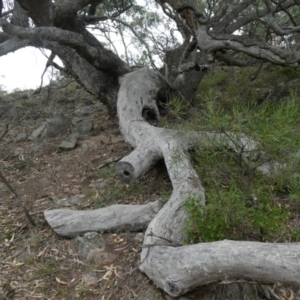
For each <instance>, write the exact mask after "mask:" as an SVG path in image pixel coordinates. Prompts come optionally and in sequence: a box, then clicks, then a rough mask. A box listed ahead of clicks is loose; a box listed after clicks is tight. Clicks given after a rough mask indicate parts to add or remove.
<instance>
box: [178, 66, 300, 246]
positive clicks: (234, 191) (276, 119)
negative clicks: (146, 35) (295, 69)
mask: <svg viewBox="0 0 300 300" xmlns="http://www.w3.org/2000/svg"><path fill="white" fill-rule="evenodd" d="M281 71H282V72H283V74H281V75H282V76H283V77H285V78H286V79H287V80H290V78H289V72H290V71H287V69H286V70H284V69H281ZM285 72H287V75H286V73H285ZM241 73H242V74H241V75H240V77H239V79H236V78H235V76H233V77H232V78H230V79H229V78H228V76H227V77H226V76H224V73H222V72H221V73H220V74H219V75H218V76H217V77H216V78H206V79H205V82H204V83H201V86H200V90H201V97H202V99H203V100H204V102H205V105H204V107H202V108H201V109H199V110H198V111H195V114H194V115H195V116H194V118H192V122H191V121H190V120H189V123H187V124H186V125H184V124H181V128H182V127H184V128H187V129H188V130H190V129H193V130H197V131H201V130H210V131H211V130H213V131H217V132H221V133H225V134H226V132H234V133H235V134H236V135H237V136H239V135H240V136H242V135H243V134H246V135H247V136H248V137H250V138H252V139H253V140H254V141H255V142H257V143H258V144H259V145H260V146H259V149H255V150H252V151H249V152H247V153H246V155H247V157H248V160H247V161H245V160H243V159H242V154H245V153H243V149H240V150H238V151H234V150H232V149H228V147H226V146H223V145H220V143H219V144H217V143H216V145H215V146H213V147H212V148H209V149H207V148H200V149H196V151H195V152H193V154H192V157H193V161H194V168H195V169H196V171H197V173H198V175H199V177H200V178H201V180H202V182H203V185H204V188H205V193H206V199H207V204H206V206H205V207H201V206H200V205H199V204H198V202H199V201H198V199H196V198H195V197H194V196H191V197H190V198H189V199H188V201H187V202H186V210H187V212H188V213H189V214H190V218H189V219H188V220H186V226H185V232H186V234H187V237H188V242H197V241H205V242H208V241H215V240H220V239H224V238H227V239H236V240H240V239H243V240H259V241H286V240H296V241H298V240H299V239H300V230H298V229H295V228H294V227H293V226H291V224H292V220H293V218H294V217H295V216H294V214H295V208H298V205H299V202H300V175H299V169H300V168H299V167H300V155H299V154H298V153H299V148H300V121H299V115H300V97H299V95H298V93H297V92H296V91H291V93H290V96H289V98H288V99H285V100H282V101H280V102H278V103H270V102H262V103H259V101H258V99H259V97H260V96H259V95H258V93H257V91H256V90H255V89H254V86H253V85H251V84H248V85H247V84H245V78H247V76H249V74H250V72H249V70H244V71H242V72H241ZM247 74H248V75H247ZM273 76H274V74H271V75H270V76H269V78H268V76H266V81H272V80H273V79H274V77H273ZM281 78H282V77H281ZM243 80H244V82H243ZM234 81H236V82H235V83H234V84H231V83H232V82H234ZM222 82H223V83H222ZM262 82H263V79H262V80H261V81H257V82H256V84H255V85H256V86H260V85H261V84H262ZM219 83H220V84H219ZM224 83H226V85H224ZM221 95H222V97H221ZM245 95H247V96H246V97H245ZM199 115H201V118H199ZM233 143H234V141H233ZM270 162H276V164H277V166H276V164H272V165H270V164H269V163H270ZM267 165H268V167H269V168H270V171H271V172H270V174H269V175H268V176H265V175H263V174H262V172H261V170H262V169H263V167H265V166H267ZM279 165H280V169H278V166H279Z"/></svg>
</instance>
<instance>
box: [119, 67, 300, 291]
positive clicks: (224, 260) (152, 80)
mask: <svg viewBox="0 0 300 300" xmlns="http://www.w3.org/2000/svg"><path fill="white" fill-rule="evenodd" d="M157 81H158V76H156V74H155V73H154V72H152V71H150V70H149V69H142V70H140V71H137V72H134V73H131V74H128V75H125V77H124V78H123V79H122V82H121V87H120V91H119V95H118V116H119V120H120V128H121V132H122V133H123V135H124V137H125V139H126V140H127V141H128V142H130V143H131V145H132V146H133V147H135V148H136V149H135V150H134V151H133V152H132V153H131V154H130V155H128V156H127V157H124V158H123V159H122V160H121V161H120V163H118V165H117V172H118V173H121V174H120V177H121V178H124V177H125V180H128V177H130V176H132V177H131V178H129V181H132V180H133V179H134V178H135V176H136V174H142V173H143V171H145V170H146V168H148V167H149V166H150V160H149V161H147V162H146V163H144V161H143V158H144V157H145V156H146V155H148V154H149V153H151V154H152V156H151V157H152V158H153V159H154V160H155V159H158V158H160V157H163V158H164V160H165V164H166V167H167V170H168V173H169V176H170V179H171V182H172V185H173V192H172V195H171V197H170V199H169V200H168V202H167V203H166V204H165V205H164V207H163V208H162V209H161V210H160V211H159V212H158V213H157V215H156V216H155V217H154V218H153V220H152V221H151V222H150V224H149V226H148V228H147V230H146V234H145V239H144V245H143V250H142V253H141V261H142V263H141V266H140V270H141V271H143V272H145V273H146V274H147V276H148V277H149V278H150V279H151V280H152V281H153V282H154V283H155V284H156V285H157V286H158V287H160V288H162V289H163V290H164V291H165V292H166V293H168V294H169V295H171V296H174V297H177V296H180V295H182V294H184V293H186V292H188V291H190V290H193V289H194V288H196V287H197V286H200V285H204V284H208V283H211V282H216V281H224V282H226V281H230V280H232V281H235V280H241V279H245V280H250V281H257V282H263V283H276V282H281V283H284V284H298V285H299V284H300V279H299V278H300V255H298V252H299V250H300V244H298V243H294V244H271V243H257V242H233V241H220V242H215V243H204V244H197V245H190V246H183V243H184V240H185V238H186V237H185V235H184V233H183V227H184V221H185V219H186V218H188V214H187V213H186V212H185V209H184V203H185V201H186V200H187V199H190V198H191V197H193V199H195V200H198V203H199V205H200V206H201V205H202V206H203V205H204V204H205V192H204V189H203V187H202V184H201V181H200V179H199V178H198V175H197V174H196V172H195V170H194V169H193V167H192V165H191V163H190V159H189V155H188V153H187V151H186V150H187V149H188V148H189V147H192V146H195V145H197V144H199V143H200V145H201V146H202V145H205V146H207V145H208V144H209V143H211V144H215V143H227V145H229V146H230V147H231V148H233V149H236V150H237V149H239V148H240V149H244V148H245V153H244V154H245V159H247V153H248V152H250V151H253V150H255V148H257V144H256V143H255V142H254V141H252V140H251V139H249V138H247V137H246V136H243V135H241V136H236V135H234V134H230V133H213V132H212V133H202V134H201V133H199V134H197V133H193V132H192V133H188V134H185V133H182V132H177V134H176V132H175V131H172V130H166V129H163V128H156V127H153V126H151V125H150V124H147V123H146V122H145V121H144V120H143V119H142V116H141V111H142V110H143V107H147V106H150V107H152V108H153V110H154V111H155V108H154V107H153V106H155V102H153V95H155V93H156V91H157V90H158V86H157V85H156V82H157ZM133 104H135V105H133ZM237 140H239V141H240V144H241V146H239V143H238V142H237ZM201 142H202V143H201ZM141 149H147V151H145V154H144V156H143V154H142V151H141ZM242 154H243V153H242ZM128 166H130V168H129V167H128ZM131 172H132V173H131Z"/></svg>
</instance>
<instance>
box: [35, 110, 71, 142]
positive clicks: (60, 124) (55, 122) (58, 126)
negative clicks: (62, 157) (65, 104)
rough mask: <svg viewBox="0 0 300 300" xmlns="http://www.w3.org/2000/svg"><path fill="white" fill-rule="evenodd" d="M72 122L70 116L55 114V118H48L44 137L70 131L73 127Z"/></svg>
mask: <svg viewBox="0 0 300 300" xmlns="http://www.w3.org/2000/svg"><path fill="white" fill-rule="evenodd" d="M71 126H72V122H71V120H70V119H69V118H66V117H65V116H63V115H60V116H55V117H53V118H50V119H47V121H46V123H45V130H44V131H43V133H42V135H41V137H42V138H50V137H54V136H57V135H59V134H62V133H66V132H68V130H69V129H70V128H71Z"/></svg>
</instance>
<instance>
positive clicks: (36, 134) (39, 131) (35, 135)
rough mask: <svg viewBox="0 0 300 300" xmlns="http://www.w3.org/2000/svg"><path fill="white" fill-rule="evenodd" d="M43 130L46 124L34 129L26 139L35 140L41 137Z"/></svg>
mask: <svg viewBox="0 0 300 300" xmlns="http://www.w3.org/2000/svg"><path fill="white" fill-rule="evenodd" d="M45 128H46V123H44V124H43V125H41V126H40V127H38V128H37V129H35V130H34V131H33V132H32V133H31V135H30V136H29V137H28V138H29V139H30V140H35V139H37V138H38V137H40V136H41V135H42V133H43V132H44V130H45Z"/></svg>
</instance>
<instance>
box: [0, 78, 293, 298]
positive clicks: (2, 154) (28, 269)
mask: <svg viewBox="0 0 300 300" xmlns="http://www.w3.org/2000/svg"><path fill="white" fill-rule="evenodd" d="M131 150H132V149H131V148H130V146H129V145H128V144H126V143H125V142H124V139H123V137H122V136H121V134H120V132H119V128H118V122H117V119H112V118H110V117H109V116H108V113H107V110H106V108H105V107H104V106H103V105H102V104H101V103H100V102H99V101H97V100H96V99H94V98H93V97H92V96H90V95H89V94H87V93H86V92H84V91H83V90H82V89H81V88H79V87H78V86H77V84H76V83H74V82H60V83H55V84H52V85H50V86H48V87H46V88H44V89H42V90H41V92H40V93H37V91H33V90H31V91H23V92H16V93H12V94H9V95H6V96H1V97H0V171H1V174H2V175H4V176H5V180H3V178H2V180H0V300H6V299H101V300H108V299H110V300H114V299H116V300H121V299H123V300H130V299H143V300H147V299H148V300H155V299H157V300H161V299H171V298H170V297H168V296H166V295H164V293H163V292H162V291H160V290H158V289H157V288H156V287H155V286H153V284H152V283H151V282H150V280H149V279H148V278H147V277H146V276H145V275H144V274H143V273H141V272H140V271H139V270H138V266H139V263H140V251H141V245H142V243H143V233H142V232H135V233H132V232H112V233H101V232H99V233H87V234H85V235H84V236H80V237H76V238H74V239H66V238H62V237H60V236H58V235H57V234H55V233H54V231H53V230H52V229H51V228H50V226H49V225H48V224H47V222H46V220H45V217H44V211H46V210H50V209H54V208H70V209H76V210H87V209H95V208H99V207H106V206H109V205H112V204H117V203H122V204H143V203H147V202H150V201H155V200H158V199H160V200H162V201H167V199H168V197H169V195H170V192H171V184H170V181H169V179H168V175H167V173H166V170H165V168H164V165H163V164H160V165H158V166H157V167H156V168H154V169H153V170H150V171H149V172H148V173H146V174H145V175H144V176H142V178H140V179H139V180H137V182H135V183H134V184H132V185H131V186H128V185H126V184H123V183H121V182H120V181H119V180H118V178H117V176H116V174H115V162H117V161H118V160H120V159H121V158H122V157H124V156H125V155H127V154H129V153H130V152H131ZM1 174H0V175H1ZM4 181H7V183H9V184H10V186H11V189H9V187H8V185H7V184H6V183H5V182H4ZM22 205H24V206H25V207H26V208H27V209H28V211H29V213H30V215H31V217H32V219H33V221H34V225H33V224H31V223H30V222H29V220H28V218H27V217H26V215H25V213H24V209H23V208H22ZM228 286H231V288H230V289H228V288H227V287H228ZM247 294H249V295H252V296H251V297H247V296H246V295H247ZM237 295H239V296H237ZM253 295H255V296H253ZM179 299H181V300H187V299H203V300H210V299H234V300H238V299H289V300H293V299H297V296H296V291H293V290H292V289H289V288H285V289H283V288H281V287H280V286H277V285H275V286H259V287H257V286H256V285H254V284H251V283H250V284H249V285H247V286H246V285H240V284H236V283H232V284H229V283H228V284H226V285H209V286H207V287H201V288H199V289H198V290H197V291H196V292H194V293H192V294H190V295H188V296H184V297H180V298H179Z"/></svg>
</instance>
